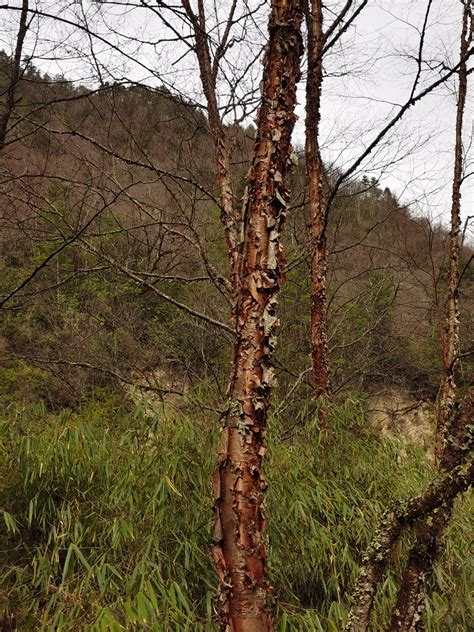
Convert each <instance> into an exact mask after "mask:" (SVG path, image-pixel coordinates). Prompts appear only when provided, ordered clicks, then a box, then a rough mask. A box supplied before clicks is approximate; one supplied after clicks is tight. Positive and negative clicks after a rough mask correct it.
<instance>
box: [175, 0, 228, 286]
mask: <svg viewBox="0 0 474 632" xmlns="http://www.w3.org/2000/svg"><path fill="white" fill-rule="evenodd" d="M182 5H183V7H184V10H185V11H186V14H187V16H188V17H189V20H190V21H191V24H192V27H193V31H194V39H195V42H196V48H195V50H196V56H197V59H198V63H199V74H200V77H201V83H202V88H203V92H204V97H205V99H206V104H207V115H208V121H209V131H210V133H211V137H212V140H213V143H214V154H215V158H216V166H217V188H218V190H219V206H220V209H221V222H222V224H223V226H224V231H225V236H226V244H227V251H228V254H229V262H230V267H231V279H232V289H233V291H234V292H235V291H236V288H237V265H238V238H239V235H238V232H239V231H238V224H239V221H238V217H237V215H236V212H235V205H234V194H233V189H232V180H231V173H230V160H229V151H228V147H227V139H226V134H225V131H224V127H223V125H222V121H221V117H220V114H219V106H218V102H217V95H216V81H217V69H218V66H217V63H218V61H219V59H218V58H215V59H214V62H215V63H213V62H212V58H211V51H210V48H209V36H208V33H207V31H206V15H205V10H204V3H203V0H198V13H197V14H196V13H195V12H194V11H193V9H192V8H191V4H190V2H189V0H182ZM229 19H230V20H231V19H232V14H231V16H230V17H229Z"/></svg>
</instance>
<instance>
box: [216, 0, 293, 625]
mask: <svg viewBox="0 0 474 632" xmlns="http://www.w3.org/2000/svg"><path fill="white" fill-rule="evenodd" d="M301 22H302V6H301V2H300V0H273V1H272V9H271V15H270V20H269V27H268V28H269V41H268V45H267V50H266V54H265V59H264V71H263V80H262V99H261V105H260V109H259V112H258V117H257V133H256V141H255V146H254V152H253V159H252V165H251V169H250V172H249V176H248V183H247V189H246V193H245V195H244V201H243V208H242V217H243V218H244V240H243V243H242V250H241V256H240V262H241V263H240V266H239V271H238V276H239V279H238V281H239V291H238V295H237V299H236V303H235V308H234V319H235V326H236V342H235V346H234V352H233V364H232V371H231V380H230V384H229V390H228V394H229V400H230V404H229V410H228V413H227V415H226V417H225V418H224V422H223V430H222V437H221V444H220V448H219V457H218V469H217V471H216V474H215V477H214V495H215V524H214V534H213V536H214V546H213V556H214V560H215V562H216V564H217V568H218V573H219V580H220V599H221V608H220V616H221V623H222V627H223V629H225V630H227V631H229V632H266V631H269V630H272V629H273V624H272V616H271V612H270V608H269V605H268V596H269V590H270V588H269V583H268V578H267V548H266V542H265V537H264V532H265V529H266V525H265V515H264V511H263V493H264V491H265V489H266V487H267V483H266V481H265V478H264V476H263V474H262V471H261V470H262V457H263V455H264V453H265V447H264V437H265V429H266V425H267V409H268V405H269V394H270V391H271V387H272V384H273V380H274V377H273V354H274V349H275V344H276V329H277V326H278V318H277V315H276V310H277V300H278V292H279V289H280V285H281V283H282V281H283V271H282V266H283V259H282V249H281V241H280V236H281V230H282V227H283V223H284V220H285V213H286V206H287V202H288V198H289V192H288V190H287V188H286V186H285V180H286V175H287V172H288V169H289V166H290V164H291V152H292V149H291V142H290V141H291V134H292V131H293V126H294V122H295V119H296V116H295V115H294V108H295V105H296V84H297V81H298V79H299V77H300V70H299V67H300V58H301V55H302V50H303V46H302V37H301Z"/></svg>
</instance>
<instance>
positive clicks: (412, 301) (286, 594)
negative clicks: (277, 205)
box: [0, 57, 474, 632]
mask: <svg viewBox="0 0 474 632" xmlns="http://www.w3.org/2000/svg"><path fill="white" fill-rule="evenodd" d="M2 59H3V69H4V71H5V68H6V66H7V65H8V64H6V62H5V58H4V57H3V58H2ZM0 82H1V79H0ZM18 91H19V96H20V100H19V103H18V106H17V107H16V109H15V112H14V113H13V116H12V120H11V122H10V131H9V134H8V137H7V144H6V146H5V149H4V151H3V154H2V155H1V157H0V209H1V210H0V295H1V296H2V301H3V302H2V310H1V312H0V351H1V371H2V379H1V381H0V407H1V411H2V424H1V426H0V429H1V430H0V432H1V436H0V445H1V447H2V450H3V452H4V459H3V460H2V463H1V465H0V474H1V478H2V483H1V486H0V498H1V506H2V508H3V511H4V521H5V524H4V525H2V527H1V529H0V543H1V547H2V549H3V550H4V551H6V554H5V555H4V556H2V561H1V562H0V571H1V572H2V576H3V578H4V579H3V583H2V586H1V588H0V629H2V630H5V631H6V630H25V631H27V630H36V629H38V630H39V629H45V630H46V629H55V630H56V629H57V630H79V629H84V630H89V629H90V630H97V631H99V630H158V631H160V630H177V631H178V630H179V631H181V630H190V631H191V630H203V631H204V630H209V631H210V630H214V629H217V628H216V627H215V625H214V623H213V618H212V617H213V611H214V610H213V608H214V606H213V603H212V595H213V591H214V584H215V576H214V572H213V571H212V570H211V568H210V564H209V560H208V552H207V549H208V543H209V541H210V539H211V534H210V529H209V516H210V512H211V498H210V492H209V487H210V485H209V481H210V479H211V472H212V470H213V467H214V461H215V459H214V452H215V450H216V444H217V439H218V436H217V435H218V429H219V419H220V417H221V416H222V414H223V413H224V412H225V405H226V395H225V394H226V388H227V382H228V373H229V365H230V362H231V357H230V347H231V345H230V341H231V340H232V337H233V332H232V328H231V326H230V324H229V323H230V320H229V317H230V311H231V304H232V300H231V296H230V293H229V276H230V274H229V264H228V258H227V256H226V242H225V236H224V233H223V230H222V228H221V223H220V218H219V210H218V204H217V202H216V198H217V192H216V184H215V175H216V167H215V162H214V153H213V145H212V139H211V138H210V135H209V132H208V126H207V121H206V118H205V114H204V113H203V111H202V110H201V109H200V108H198V107H196V106H195V105H192V104H190V103H187V102H186V101H184V100H183V99H181V98H178V97H177V96H174V95H173V94H172V93H170V92H169V91H167V90H165V89H157V90H151V89H148V88H144V87H140V86H131V85H109V86H106V87H104V88H103V89H101V90H99V91H96V92H91V91H88V90H87V89H86V88H85V87H77V86H73V85H72V84H70V83H68V82H67V81H65V80H61V79H58V78H55V79H54V80H53V79H51V78H49V77H47V76H43V75H41V74H40V73H39V72H37V71H35V70H34V69H30V70H29V71H28V72H26V73H25V74H24V76H23V78H22V81H21V82H20V84H19V86H18ZM227 132H228V135H229V138H230V145H231V148H232V151H231V172H232V181H233V184H234V190H235V191H236V193H237V194H238V196H239V197H241V196H242V195H243V193H244V185H245V174H246V173H247V171H248V168H249V160H250V155H251V148H252V143H253V139H254V136H255V129H254V128H253V127H252V126H249V127H247V128H244V127H241V126H233V127H232V128H229V129H228V130H227ZM337 175H338V174H337V173H332V172H329V173H328V174H327V182H326V185H325V186H326V187H330V186H331V183H332V182H333V181H334V179H336V178H337ZM290 187H291V191H292V198H291V201H290V204H289V212H288V217H287V223H286V228H285V232H284V238H283V242H284V243H283V245H284V251H285V258H286V283H285V284H284V286H283V289H282V294H281V312H280V318H281V328H280V331H279V337H278V349H277V355H276V367H277V377H278V386H277V387H276V388H275V391H274V399H273V400H272V408H271V411H272V412H271V414H272V418H271V420H270V423H271V432H270V433H269V435H270V438H269V441H270V445H269V460H268V473H267V475H268V477H269V479H270V480H271V481H272V486H271V488H270V491H269V501H268V505H269V512H270V514H271V516H272V522H271V527H270V541H271V546H272V556H273V557H272V562H271V565H272V566H271V575H272V583H273V585H274V586H275V589H274V593H275V600H277V601H278V604H279V606H278V609H279V610H278V612H279V617H280V620H281V622H282V623H281V627H280V628H279V630H281V631H282V632H283V631H284V630H292V631H297V630H324V631H336V630H340V629H341V627H340V625H341V620H342V619H344V617H347V609H348V597H347V595H348V594H349V593H350V590H351V588H352V587H353V585H354V582H355V578H356V575H357V570H358V568H359V565H360V560H361V556H362V552H363V550H364V549H365V547H366V546H367V545H368V543H369V541H370V538H371V536H372V534H373V531H374V529H375V528H376V525H377V524H378V522H379V519H380V516H381V515H382V513H383V511H384V509H385V507H386V503H387V501H388V499H398V500H402V499H405V498H407V497H409V496H411V495H413V494H416V493H419V492H421V491H422V490H423V489H424V487H425V485H426V484H428V483H429V482H430V481H431V480H432V477H433V476H434V469H433V468H432V465H431V463H430V454H428V453H427V451H426V450H425V449H423V446H426V444H427V441H426V440H425V439H423V438H421V439H419V437H418V435H417V431H416V427H415V429H413V426H416V425H417V424H418V423H420V424H421V425H423V428H422V432H425V433H426V432H429V426H430V424H431V423H432V420H431V417H430V415H431V410H432V409H431V408H430V405H432V404H433V402H434V400H435V398H436V393H437V390H438V387H439V381H440V376H441V372H442V359H441V353H440V349H439V342H438V328H439V322H440V321H439V319H440V318H441V311H442V308H443V304H444V300H445V289H444V287H445V280H446V270H447V268H446V253H447V237H448V233H447V231H446V229H445V228H444V227H442V226H433V225H432V224H430V222H429V220H428V219H427V218H423V217H418V216H416V215H415V214H414V213H412V211H411V210H410V208H407V207H406V206H404V204H403V202H402V201H400V200H398V199H397V197H396V196H395V195H394V194H393V193H392V192H391V191H390V190H388V189H382V188H381V187H380V186H379V185H378V183H377V182H376V181H374V180H369V179H368V178H362V179H360V180H352V181H350V182H348V183H346V185H345V186H344V187H343V188H342V189H341V190H340V192H339V194H338V196H337V197H336V199H335V201H334V205H333V208H332V211H331V215H330V222H329V227H328V243H329V265H328V270H329V277H328V281H329V283H328V305H329V309H328V317H327V320H328V342H329V359H330V365H331V370H332V380H333V398H334V407H333V409H332V411H331V413H330V414H329V415H328V417H327V418H326V419H323V418H322V417H319V416H318V414H316V413H317V411H318V410H319V406H320V405H319V403H315V402H314V400H313V398H312V393H313V386H312V376H311V371H310V334H309V317H308V313H309V305H310V298H309V270H310V255H309V244H308V230H307V224H308V217H307V208H306V203H305V199H304V195H305V192H304V158H303V156H299V162H298V165H297V166H296V167H295V169H294V170H293V172H292V174H291V177H290ZM471 256H472V249H471V248H470V246H469V245H464V247H463V250H462V267H463V270H464V272H463V278H462V284H461V286H460V302H461V309H462V318H461V326H462V329H461V339H462V344H463V347H462V348H463V350H468V349H470V348H471V346H472V332H473V331H474V292H473V290H474V272H473V269H472V266H471V267H466V268H464V265H465V263H466V262H467V261H468V260H469V258H470V257H471ZM473 368H474V358H472V356H471V357H467V358H466V361H465V362H464V364H463V371H462V372H461V373H460V375H459V376H458V378H459V384H460V391H461V392H463V389H464V388H465V386H466V385H467V384H468V382H469V375H472V369H473ZM394 393H395V394H397V393H398V395H399V399H396V401H395V404H394V405H393V406H392V408H393V409H395V413H396V412H397V411H396V408H397V406H398V405H399V402H401V403H400V409H401V410H400V411H398V412H399V413H400V412H401V413H402V419H400V420H399V419H398V417H397V414H395V417H393V415H392V417H393V418H392V419H391V423H392V426H395V427H390V428H388V427H387V423H388V422H387V418H390V414H387V415H385V413H384V415H383V416H382V421H381V425H382V426H383V431H380V429H378V428H377V427H375V426H376V424H374V423H373V422H374V419H373V417H370V410H371V409H378V408H380V407H383V405H384V403H386V402H387V401H389V400H390V402H391V401H392V399H393V397H394ZM391 398H392V399H391ZM412 404H413V406H414V407H415V408H416V407H417V406H418V405H419V404H421V405H422V406H424V408H423V410H425V413H426V411H428V412H427V413H426V414H425V417H424V418H423V419H422V421H419V422H418V421H416V420H417V419H421V417H416V416H413V419H415V421H413V422H410V423H409V426H410V427H409V428H408V429H407V425H406V414H405V413H406V411H407V410H408V409H409V408H410V407H411V406H412ZM427 419H428V421H427ZM370 420H372V421H370ZM379 421H380V420H379ZM397 424H399V427H398V430H399V432H398V433H397ZM427 426H428V430H426V427H427ZM412 430H413V432H412ZM400 435H401V436H400ZM407 435H408V436H407ZM394 437H395V438H394ZM420 445H421V446H422V447H421V448H420ZM361 508H364V511H362V509H361ZM468 517H469V507H468V506H467V503H463V502H460V503H459V505H458V506H457V509H456V513H455V520H453V523H452V525H451V527H450V530H449V533H448V536H447V542H448V545H447V548H446V553H445V555H444V557H443V559H442V565H441V566H440V570H439V573H438V574H437V575H436V577H435V579H434V580H433V595H432V597H431V600H430V602H429V603H430V607H429V617H428V618H429V623H428V628H427V629H429V630H432V631H437V630H439V631H443V632H444V631H446V632H448V631H450V632H451V631H455V630H458V631H461V630H468V629H470V626H471V625H472V623H473V622H472V619H471V617H472V615H471V614H470V609H469V560H466V556H465V551H466V549H467V548H468V540H469V526H468V525H469V519H468ZM410 541H411V536H410V535H408V537H406V538H405V539H404V540H403V541H402V543H401V545H400V547H399V548H397V550H396V551H395V552H394V554H393V558H394V559H393V560H392V561H393V565H394V570H393V572H391V573H389V574H388V576H387V579H386V583H385V584H384V588H385V589H386V591H385V593H384V594H383V595H382V594H380V595H379V596H377V604H376V606H377V617H378V619H377V620H376V623H375V625H376V626H378V627H374V628H373V629H374V631H376V630H381V629H384V627H383V626H384V625H385V624H386V623H387V621H388V620H389V617H390V608H391V602H392V597H393V595H394V592H395V591H396V582H397V581H398V579H399V576H400V572H401V569H402V561H403V560H404V559H405V557H406V552H407V549H408V544H409V543H410ZM341 543H343V544H341ZM273 549H274V551H273Z"/></svg>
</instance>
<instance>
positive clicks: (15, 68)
mask: <svg viewBox="0 0 474 632" xmlns="http://www.w3.org/2000/svg"><path fill="white" fill-rule="evenodd" d="M27 19H28V0H23V4H22V7H21V13H20V26H19V28H18V35H17V38H16V47H15V56H14V58H13V63H12V71H11V77H10V83H9V85H8V89H7V91H6V98H5V104H4V106H3V108H2V110H3V111H2V113H1V114H0V151H2V150H3V148H4V147H5V138H6V135H7V130H8V123H9V121H10V117H11V115H12V112H13V109H14V107H15V93H16V88H17V85H18V81H19V79H20V74H21V54H22V51H23V42H24V40H25V35H26V31H27V30H28V24H27Z"/></svg>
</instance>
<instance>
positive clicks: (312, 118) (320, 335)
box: [305, 0, 329, 397]
mask: <svg viewBox="0 0 474 632" xmlns="http://www.w3.org/2000/svg"><path fill="white" fill-rule="evenodd" d="M305 8H306V25H307V30H308V76H307V80H306V143H305V160H306V191H307V200H308V207H309V216H310V227H311V228H310V231H311V233H310V234H311V290H310V291H311V358H312V364H313V377H314V386H315V396H316V397H319V396H321V395H324V394H325V393H326V392H327V391H328V388H329V370H328V363H327V335H326V272H327V253H326V205H325V199H324V192H323V163H322V159H321V152H320V149H319V124H320V118H321V88H322V82H323V63H322V56H323V48H324V34H323V7H322V1H321V0H310V3H309V4H308V3H307V4H306V7H305Z"/></svg>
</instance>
